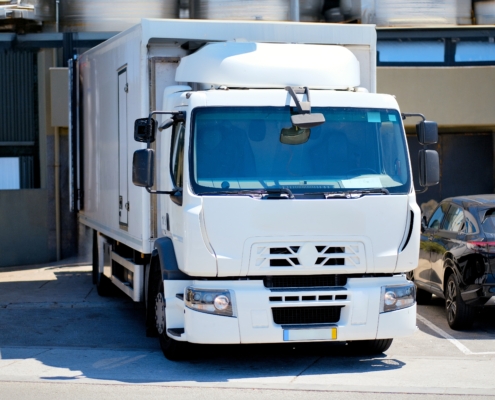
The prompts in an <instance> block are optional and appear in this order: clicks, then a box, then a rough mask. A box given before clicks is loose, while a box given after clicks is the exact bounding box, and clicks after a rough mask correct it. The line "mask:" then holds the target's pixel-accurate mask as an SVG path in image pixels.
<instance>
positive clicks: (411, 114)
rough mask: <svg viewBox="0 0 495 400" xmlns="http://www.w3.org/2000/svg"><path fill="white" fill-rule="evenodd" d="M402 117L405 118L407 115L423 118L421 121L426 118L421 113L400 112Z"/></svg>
mask: <svg viewBox="0 0 495 400" xmlns="http://www.w3.org/2000/svg"><path fill="white" fill-rule="evenodd" d="M400 115H401V117H402V119H403V120H404V119H406V118H407V117H420V118H422V119H423V121H426V118H425V116H424V115H423V114H418V113H401V114H400Z"/></svg>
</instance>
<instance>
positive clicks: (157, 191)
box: [146, 187, 182, 194]
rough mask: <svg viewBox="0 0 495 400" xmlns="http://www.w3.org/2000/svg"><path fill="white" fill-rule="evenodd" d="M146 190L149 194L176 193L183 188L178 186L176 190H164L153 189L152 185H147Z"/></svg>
mask: <svg viewBox="0 0 495 400" xmlns="http://www.w3.org/2000/svg"><path fill="white" fill-rule="evenodd" d="M146 191H147V192H148V193H149V194H176V193H178V192H182V189H181V188H178V187H175V188H174V190H170V191H163V190H151V188H150V187H146Z"/></svg>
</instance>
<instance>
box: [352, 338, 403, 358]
mask: <svg viewBox="0 0 495 400" xmlns="http://www.w3.org/2000/svg"><path fill="white" fill-rule="evenodd" d="M392 341H393V339H375V340H354V341H352V342H348V346H349V348H350V349H351V350H352V351H353V352H355V353H358V354H367V355H378V354H381V353H383V352H384V351H387V350H388V349H389V348H390V346H391V345H392Z"/></svg>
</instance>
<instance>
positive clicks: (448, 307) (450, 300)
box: [445, 274, 474, 330]
mask: <svg viewBox="0 0 495 400" xmlns="http://www.w3.org/2000/svg"><path fill="white" fill-rule="evenodd" d="M445 311H446V312H447V322H448V323H449V326H450V327H451V328H452V329H454V330H462V329H468V328H470V327H471V325H473V322H474V309H473V308H472V307H469V306H468V305H466V303H464V301H463V300H462V297H461V292H460V290H459V282H458V281H457V278H456V276H455V274H451V275H450V276H449V277H448V279H447V286H446V287H445Z"/></svg>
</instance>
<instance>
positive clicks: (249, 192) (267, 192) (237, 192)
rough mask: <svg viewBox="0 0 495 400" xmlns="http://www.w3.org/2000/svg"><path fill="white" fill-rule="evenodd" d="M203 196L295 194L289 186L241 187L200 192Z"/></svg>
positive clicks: (278, 196) (284, 196)
mask: <svg viewBox="0 0 495 400" xmlns="http://www.w3.org/2000/svg"><path fill="white" fill-rule="evenodd" d="M198 194H199V195H203V196H249V197H253V198H267V199H293V198H294V195H293V194H292V191H291V190H290V189H287V188H274V189H256V190H253V189H239V190H225V191H218V192H203V193H198Z"/></svg>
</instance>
